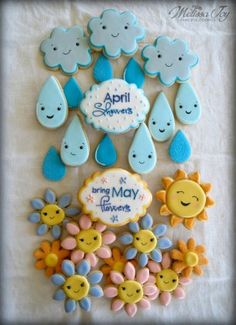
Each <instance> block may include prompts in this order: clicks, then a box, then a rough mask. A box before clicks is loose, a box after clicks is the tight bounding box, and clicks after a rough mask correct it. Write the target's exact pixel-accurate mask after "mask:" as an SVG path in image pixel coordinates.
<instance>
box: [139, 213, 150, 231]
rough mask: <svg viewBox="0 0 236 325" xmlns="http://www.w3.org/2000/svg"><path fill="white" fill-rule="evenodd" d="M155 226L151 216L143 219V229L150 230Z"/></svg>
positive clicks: (148, 215)
mask: <svg viewBox="0 0 236 325" xmlns="http://www.w3.org/2000/svg"><path fill="white" fill-rule="evenodd" d="M152 224H153V219H152V217H151V216H150V214H146V215H145V216H144V217H142V218H141V228H143V229H148V228H151V227H152Z"/></svg>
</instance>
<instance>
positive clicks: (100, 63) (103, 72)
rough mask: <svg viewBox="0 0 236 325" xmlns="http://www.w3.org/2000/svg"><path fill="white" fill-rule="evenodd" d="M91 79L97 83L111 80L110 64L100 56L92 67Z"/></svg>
mask: <svg viewBox="0 0 236 325" xmlns="http://www.w3.org/2000/svg"><path fill="white" fill-rule="evenodd" d="M93 77H94V79H95V80H96V81H97V82H103V81H106V80H109V79H112V78H113V70H112V65H111V62H110V61H109V60H108V59H107V58H106V57H105V56H104V55H102V54H101V55H100V56H99V57H98V59H97V61H96V63H95V65H94V68H93Z"/></svg>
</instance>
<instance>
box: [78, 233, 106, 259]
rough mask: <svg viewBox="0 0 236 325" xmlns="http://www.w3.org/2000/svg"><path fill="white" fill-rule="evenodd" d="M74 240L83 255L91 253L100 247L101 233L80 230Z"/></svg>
mask: <svg viewBox="0 0 236 325" xmlns="http://www.w3.org/2000/svg"><path fill="white" fill-rule="evenodd" d="M76 240H77V246H78V247H79V249H81V250H82V251H83V252H85V253H93V252H95V251H96V250H97V249H98V248H99V247H101V245H102V236H101V233H100V232H99V231H97V230H95V229H86V230H81V231H80V232H79V233H78V235H77V237H76Z"/></svg>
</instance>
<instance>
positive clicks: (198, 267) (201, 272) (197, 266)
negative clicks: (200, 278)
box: [183, 265, 203, 278]
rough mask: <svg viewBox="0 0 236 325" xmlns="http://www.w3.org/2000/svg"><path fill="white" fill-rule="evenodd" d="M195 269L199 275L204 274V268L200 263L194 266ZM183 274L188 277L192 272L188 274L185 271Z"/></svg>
mask: <svg viewBox="0 0 236 325" xmlns="http://www.w3.org/2000/svg"><path fill="white" fill-rule="evenodd" d="M193 271H194V273H196V274H197V275H203V270H202V268H201V267H200V266H199V265H195V266H194V268H193ZM183 275H184V276H186V278H188V277H189V276H190V275H191V273H190V275H186V273H185V274H184V273H183Z"/></svg>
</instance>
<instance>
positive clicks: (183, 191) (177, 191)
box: [176, 191, 184, 194]
mask: <svg viewBox="0 0 236 325" xmlns="http://www.w3.org/2000/svg"><path fill="white" fill-rule="evenodd" d="M176 193H177V194H179V193H183V194H184V191H176Z"/></svg>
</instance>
